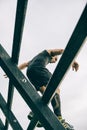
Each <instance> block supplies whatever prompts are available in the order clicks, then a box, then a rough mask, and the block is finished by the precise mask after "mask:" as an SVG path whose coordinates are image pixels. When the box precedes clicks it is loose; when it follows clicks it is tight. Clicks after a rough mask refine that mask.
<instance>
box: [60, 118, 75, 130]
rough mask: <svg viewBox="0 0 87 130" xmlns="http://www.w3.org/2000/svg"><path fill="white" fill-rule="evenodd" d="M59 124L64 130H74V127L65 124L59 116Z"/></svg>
mask: <svg viewBox="0 0 87 130" xmlns="http://www.w3.org/2000/svg"><path fill="white" fill-rule="evenodd" d="M58 119H59V121H60V123H61V124H62V125H63V127H64V128H65V129H66V130H74V127H73V126H72V125H70V124H69V123H67V122H65V120H64V119H62V117H61V116H59V117H58Z"/></svg>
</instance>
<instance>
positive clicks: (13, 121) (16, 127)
mask: <svg viewBox="0 0 87 130" xmlns="http://www.w3.org/2000/svg"><path fill="white" fill-rule="evenodd" d="M0 108H1V110H2V111H3V113H4V115H5V116H6V117H7V119H8V121H9V123H10V124H11V126H12V128H13V130H23V129H22V127H21V125H20V124H19V122H18V121H17V119H16V117H15V116H14V114H13V113H12V111H11V110H10V109H9V108H8V107H7V104H6V102H5V100H4V98H3V97H2V95H1V93H0Z"/></svg>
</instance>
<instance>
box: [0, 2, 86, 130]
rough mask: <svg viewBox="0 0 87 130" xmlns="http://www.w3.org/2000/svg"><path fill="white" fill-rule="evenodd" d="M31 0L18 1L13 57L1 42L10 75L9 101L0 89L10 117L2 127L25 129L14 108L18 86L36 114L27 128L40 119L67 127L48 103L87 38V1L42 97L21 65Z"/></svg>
mask: <svg viewBox="0 0 87 130" xmlns="http://www.w3.org/2000/svg"><path fill="white" fill-rule="evenodd" d="M27 3H28V0H18V2H17V11H16V20H15V28H14V38H13V48H12V56H11V57H10V56H9V55H8V53H7V52H6V50H5V49H4V48H3V46H2V45H1V44H0V66H1V68H2V69H3V70H4V71H5V73H6V74H7V76H8V77H9V86H8V87H9V89H8V99H7V102H6V101H5V99H4V97H3V95H1V93H0V108H1V110H2V112H3V113H4V115H5V117H6V121H5V125H4V123H3V122H2V120H1V119H0V130H8V124H10V125H11V126H12V128H13V130H23V128H22V127H21V125H20V123H19V122H18V120H17V118H16V117H15V115H14V114H13V112H12V111H11V106H12V101H13V94H14V87H15V88H16V89H17V91H18V92H19V94H20V95H21V96H22V97H23V99H24V100H25V102H26V103H27V105H28V106H29V107H30V108H31V109H32V111H33V112H34V113H35V115H34V118H33V119H32V120H31V122H30V123H29V126H28V128H27V130H34V128H35V126H36V124H37V122H38V121H40V122H41V123H42V125H43V127H44V128H45V129H46V130H65V128H64V127H63V126H62V125H61V123H60V122H59V121H58V119H57V118H56V117H55V115H54V114H53V112H52V111H51V110H50V109H49V107H48V105H47V104H48V103H49V102H50V99H51V98H52V96H53V94H54V92H55V90H56V88H57V87H58V86H59V84H60V82H61V81H62V79H63V77H64V75H65V73H66V72H67V70H68V68H69V66H70V64H71V63H72V61H73V59H74V57H75V56H76V54H77V53H78V51H79V49H80V47H81V46H82V44H83V41H84V39H85V38H86V36H87V4H86V6H85V8H84V10H83V13H82V15H81V17H80V19H79V21H78V23H77V25H76V28H75V29H74V32H73V34H72V36H71V38H70V40H69V42H68V44H67V46H66V48H65V51H64V53H63V55H62V57H61V59H60V61H59V63H58V65H57V67H56V69H55V71H54V73H53V76H52V78H51V80H50V82H49V84H48V86H47V89H46V91H45V93H44V95H43V97H40V96H39V94H38V93H37V92H36V91H35V89H34V88H33V87H32V84H31V83H30V82H29V81H28V80H27V78H26V77H25V76H24V75H23V73H22V72H21V71H20V70H19V69H18V67H17V64H18V60H19V54H20V48H21V39H22V33H23V26H24V21H25V16H26V9H27ZM62 68H63V69H62ZM51 86H54V87H51ZM48 93H49V95H48Z"/></svg>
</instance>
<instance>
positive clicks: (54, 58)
mask: <svg viewBox="0 0 87 130" xmlns="http://www.w3.org/2000/svg"><path fill="white" fill-rule="evenodd" d="M57 59H58V56H52V58H51V61H50V63H55V62H56V61H57Z"/></svg>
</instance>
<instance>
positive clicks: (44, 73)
mask: <svg viewBox="0 0 87 130" xmlns="http://www.w3.org/2000/svg"><path fill="white" fill-rule="evenodd" d="M63 52H64V50H63V49H50V50H43V51H42V52H41V53H39V54H37V55H36V56H35V57H34V58H33V59H32V60H30V61H28V62H24V63H23V64H21V65H19V69H24V68H26V67H27V71H26V75H27V77H28V79H29V80H30V82H31V83H32V84H33V85H34V87H35V88H36V90H37V91H40V92H41V94H42V95H43V93H44V92H45V90H46V86H47V84H48V82H49V80H50V79H51V77H52V73H51V72H50V71H49V70H48V69H47V68H46V67H47V65H48V64H49V63H55V62H56V61H57V59H58V56H60V55H61V54H63ZM78 68H79V65H78V63H77V62H76V61H74V62H73V63H72V69H73V70H75V71H77V70H78ZM51 105H52V108H53V111H54V114H55V115H56V117H57V118H58V120H59V121H60V122H61V124H62V125H63V126H64V128H65V129H66V130H74V128H73V126H72V125H70V124H69V123H67V122H65V120H64V119H63V118H62V114H61V100H60V89H59V88H58V89H57V91H56V92H55V94H54V96H53V98H52V100H51ZM28 117H29V119H32V118H33V113H32V112H30V114H29V116H28Z"/></svg>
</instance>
